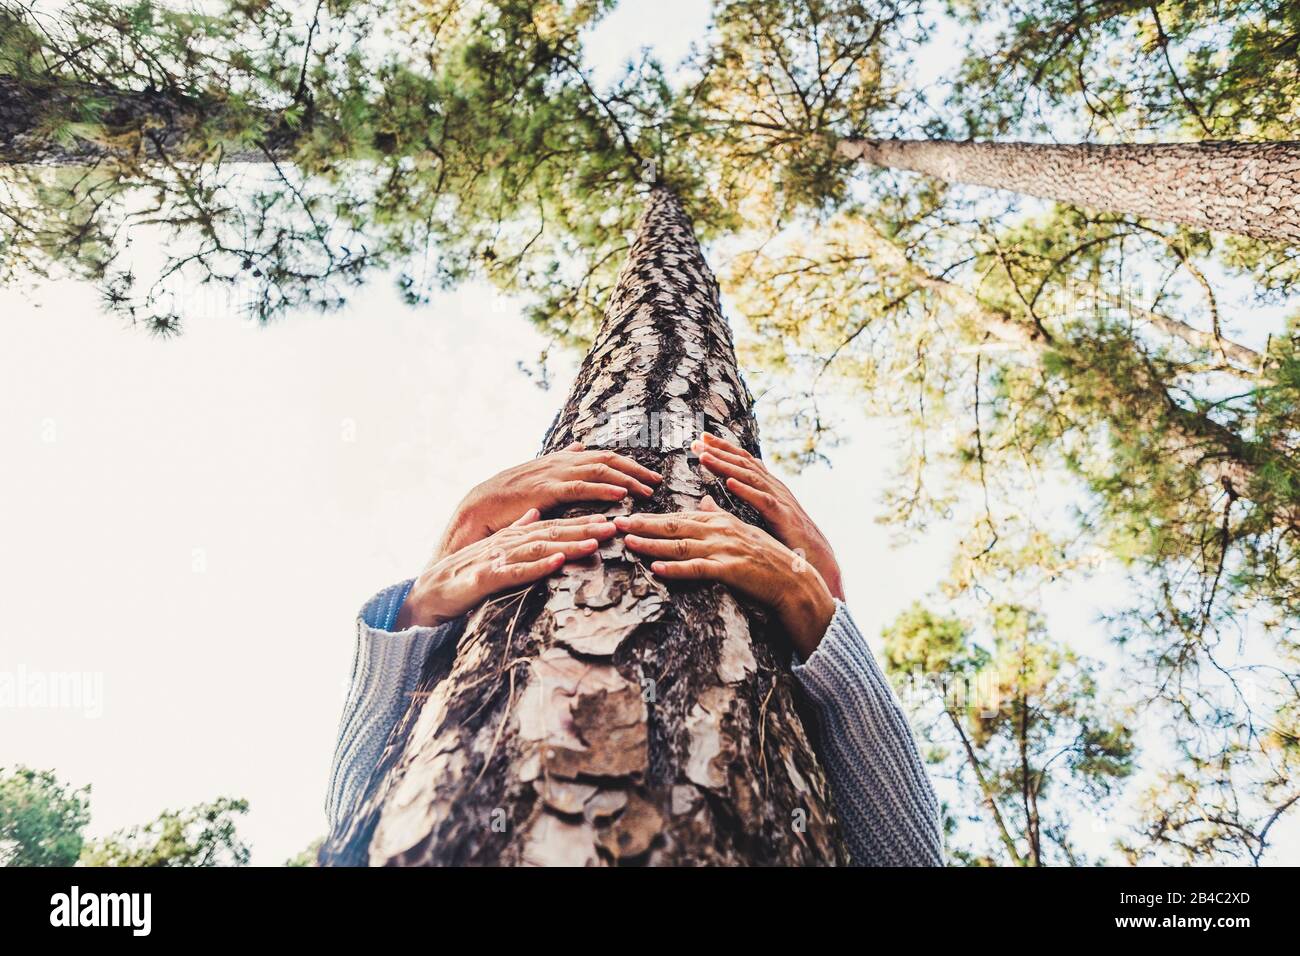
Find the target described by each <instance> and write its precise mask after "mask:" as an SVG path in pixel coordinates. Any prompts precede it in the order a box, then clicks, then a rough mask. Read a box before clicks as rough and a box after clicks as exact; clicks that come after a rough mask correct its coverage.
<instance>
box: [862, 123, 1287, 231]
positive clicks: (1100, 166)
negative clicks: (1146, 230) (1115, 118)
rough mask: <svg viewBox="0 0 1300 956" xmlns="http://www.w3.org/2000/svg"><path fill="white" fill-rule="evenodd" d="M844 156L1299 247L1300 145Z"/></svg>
mask: <svg viewBox="0 0 1300 956" xmlns="http://www.w3.org/2000/svg"><path fill="white" fill-rule="evenodd" d="M838 150H839V152H840V153H841V155H844V156H846V157H848V158H850V159H860V160H862V161H863V162H865V163H870V164H872V165H874V166H888V167H893V168H895V169H910V170H912V171H913V172H918V173H924V174H926V175H927V176H934V177H936V178H938V179H943V180H946V181H947V182H951V183H970V184H972V185H975V186H988V187H991V188H993V189H1007V190H1012V191H1014V192H1021V193H1026V194H1028V195H1030V196H1039V197H1041V198H1044V199H1055V200H1058V201H1060V202H1067V203H1072V204H1074V205H1076V206H1084V207H1087V208H1090V209H1097V210H1103V211H1106V212H1122V213H1128V214H1130V215H1134V216H1145V217H1147V218H1150V219H1159V220H1163V221H1166V222H1177V223H1185V224H1187V225H1190V226H1196V227H1198V228H1201V229H1210V230H1214V231H1217V232H1228V233H1236V234H1238V235H1243V236H1252V237H1254V238H1256V239H1270V240H1274V241H1277V242H1288V243H1298V242H1300V142H1288V143H1229V142H1203V143H1157V144H1151V145H1131V144H1123V145H1113V146H1094V145H1088V144H1079V145H1068V146H1057V145H1050V144H1037V143H971V142H965V143H954V142H949V141H946V140H898V139H885V140H877V139H849V140H843V141H841V142H840V144H839V146H838Z"/></svg>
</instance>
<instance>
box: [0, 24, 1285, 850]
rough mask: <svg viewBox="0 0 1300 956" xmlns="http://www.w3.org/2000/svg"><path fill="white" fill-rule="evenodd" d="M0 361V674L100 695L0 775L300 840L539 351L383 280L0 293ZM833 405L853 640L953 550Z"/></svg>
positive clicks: (609, 60)
mask: <svg viewBox="0 0 1300 956" xmlns="http://www.w3.org/2000/svg"><path fill="white" fill-rule="evenodd" d="M703 11H704V4H701V3H697V2H688V0H673V2H668V3H656V4H647V3H632V4H625V5H624V6H623V7H621V8H620V11H619V12H617V13H616V14H615V15H614V16H613V17H611V18H610V19H609V20H608V21H607V22H606V23H605V24H603V25H602V26H601V27H600V28H599V30H598V31H597V33H596V35H595V36H594V38H593V42H592V45H593V48H594V49H595V50H596V51H598V52H597V54H596V55H595V56H594V57H593V62H594V65H595V67H596V69H597V71H598V73H600V74H601V75H602V76H609V75H611V73H612V72H613V71H616V70H617V69H619V66H620V64H621V63H622V62H623V61H624V60H625V59H626V58H627V57H628V56H631V55H633V54H634V53H635V51H636V50H637V49H638V48H639V47H640V46H642V45H646V44H650V45H653V46H654V47H655V48H656V50H657V51H658V52H659V53H660V55H661V56H662V57H663V59H664V60H666V61H668V62H673V61H675V60H677V59H678V58H679V57H680V56H681V55H684V54H685V52H686V50H687V47H688V44H689V41H690V40H691V39H692V38H694V37H696V36H698V34H699V33H700V31H701V30H702V29H703V28H704V25H705V23H706V19H707V18H706V16H705V15H704V13H703ZM197 305H199V304H198V303H196V306H197ZM201 305H202V308H197V307H196V308H195V309H194V310H193V311H195V312H204V311H212V310H211V303H210V302H205V303H202V304H201ZM186 311H189V310H183V312H186ZM218 311H219V310H218ZM735 320H737V317H736V316H734V315H733V321H735ZM0 342H3V345H2V346H0V382H2V383H3V401H0V447H3V449H4V459H3V461H4V467H3V468H0V502H3V507H0V582H3V585H0V586H2V587H3V592H2V593H0V599H2V602H3V607H4V609H5V621H4V624H3V626H0V673H5V672H7V673H16V672H18V671H20V670H23V669H25V670H26V672H28V673H32V672H78V673H90V674H92V675H98V677H99V678H100V679H102V682H103V683H102V688H103V699H102V714H99V715H91V716H87V715H86V714H85V713H84V712H83V711H82V710H78V709H71V708H65V709H40V708H31V707H27V708H0V766H5V765H13V764H15V763H24V764H28V765H30V766H34V767H39V768H53V769H55V770H56V771H57V772H58V774H59V776H60V777H61V778H63V779H65V780H67V781H69V782H71V783H73V784H75V785H81V784H84V783H90V784H92V785H93V793H92V799H91V806H92V812H93V819H92V823H91V827H90V833H91V834H92V835H102V834H104V833H107V832H110V831H112V830H114V829H116V828H119V827H122V826H127V825H130V824H135V823H143V822H145V821H147V820H149V819H152V818H153V817H154V816H156V815H157V814H158V813H159V812H160V811H162V810H163V809H166V808H179V807H182V806H188V805H192V804H195V803H198V802H202V801H206V800H211V799H213V798H215V797H216V796H218V795H230V796H241V797H246V798H248V799H249V800H250V802H251V804H252V810H251V812H250V814H249V815H248V816H247V817H246V818H245V819H244V821H243V822H242V823H241V826H240V830H241V833H242V834H243V836H244V837H245V838H246V839H248V840H249V842H251V844H252V846H253V851H254V855H253V862H254V863H260V864H276V863H279V862H281V861H283V860H284V859H285V858H287V857H288V856H290V855H292V854H294V853H296V852H297V851H299V850H300V849H302V848H303V847H305V846H306V845H307V844H308V843H310V842H311V841H312V840H313V839H314V838H316V837H318V836H319V835H321V833H322V832H323V830H324V818H323V811H322V809H321V807H322V802H323V794H324V786H325V778H326V772H327V770H328V766H329V761H330V757H331V754H332V748H333V743H334V735H335V730H336V726H337V721H338V717H339V711H340V707H341V705H342V702H343V692H344V682H345V679H346V677H347V673H348V667H349V664H350V662H351V655H352V647H353V641H354V623H353V622H354V618H355V615H356V612H357V610H358V609H359V607H360V606H361V604H362V603H363V602H364V600H365V599H366V598H367V597H368V596H369V595H370V594H372V593H373V592H374V591H376V590H378V589H379V588H380V587H383V586H385V585H387V584H390V583H392V582H393V581H396V580H399V579H402V578H405V577H409V576H411V575H413V574H415V573H416V572H418V570H419V569H420V568H421V567H422V566H423V564H424V563H425V561H426V559H427V556H428V553H429V551H430V549H431V548H432V546H433V543H434V541H435V539H436V537H437V535H438V533H439V531H440V530H441V528H442V524H443V522H444V521H445V519H446V518H447V516H448V515H449V513H450V511H451V509H452V507H453V506H454V505H455V503H456V501H457V500H458V499H459V498H460V496H461V495H462V494H463V493H464V492H465V491H466V490H468V488H469V487H470V486H472V485H473V484H474V483H476V482H478V481H480V480H482V479H483V478H485V477H487V476H489V475H491V474H493V473H495V472H496V471H499V470H501V469H502V468H505V467H507V466H509V465H512V464H515V463H517V462H519V461H521V460H524V459H526V458H529V457H531V456H532V455H533V454H534V453H535V451H536V449H537V447H538V445H539V443H540V441H541V438H542V435H543V433H544V431H545V429H546V427H547V426H548V425H549V424H550V422H551V419H552V418H553V416H554V414H555V410H556V408H557V407H558V405H559V403H560V402H561V401H562V399H563V396H564V394H565V393H566V391H567V389H568V386H569V381H570V377H571V365H568V363H563V362H562V363H560V364H561V365H565V366H566V367H563V368H558V369H557V368H553V372H555V373H556V374H555V381H554V386H553V388H552V390H551V391H550V392H542V391H539V390H538V389H537V388H536V387H535V386H534V385H533V384H532V383H531V382H530V381H529V380H528V379H527V378H526V377H525V376H524V375H522V374H521V373H520V372H519V371H518V370H517V368H516V363H517V362H518V361H520V360H522V361H524V362H526V363H531V362H532V361H533V360H534V359H535V358H536V356H537V354H538V353H539V351H540V350H541V348H542V347H543V345H544V343H543V342H542V341H541V339H540V338H539V337H538V336H537V334H536V333H535V332H534V331H533V329H532V328H531V327H530V326H529V325H528V324H527V323H526V322H525V321H524V320H523V319H522V318H521V316H520V314H519V310H518V308H517V306H516V304H514V303H511V302H509V301H506V300H502V299H500V298H499V297H497V296H495V295H494V294H492V293H491V292H489V291H487V290H485V289H482V288H476V287H469V288H466V289H463V290H461V291H460V292H458V293H456V294H449V295H441V296H438V297H436V298H435V300H434V301H433V303H432V304H431V305H429V306H426V307H422V308H419V309H411V308H408V307H406V306H404V305H403V304H402V303H401V302H400V301H399V299H398V297H397V295H396V294H395V293H394V291H393V287H392V284H391V283H390V282H388V281H385V280H384V279H383V278H382V277H381V278H377V279H376V280H375V281H374V282H372V284H371V285H369V286H368V287H366V288H365V289H364V290H362V292H361V293H360V294H358V295H357V296H356V297H355V298H354V300H353V301H352V302H351V304H350V305H349V307H348V308H347V309H346V310H345V311H344V312H343V313H341V314H338V315H333V316H327V317H320V316H317V315H314V314H307V315H290V316H288V317H286V318H285V319H283V320H281V321H279V322H278V323H277V324H275V325H273V326H271V327H269V328H259V327H256V326H254V325H250V324H248V323H247V322H244V321H241V320H240V319H238V318H237V317H235V316H233V315H227V316H221V315H218V316H216V317H212V318H205V319H202V320H198V321H194V322H191V323H190V324H189V325H188V326H187V328H186V331H185V333H184V334H183V335H182V336H181V337H180V338H178V339H175V340H171V341H161V340H156V339H150V338H148V337H146V336H144V335H143V334H141V333H138V332H134V331H131V330H127V329H124V328H122V327H121V326H120V325H119V324H118V322H117V321H116V320H114V319H112V318H110V317H107V316H105V315H104V314H103V313H102V312H101V310H100V308H99V305H98V301H97V298H96V296H95V294H94V293H93V291H92V290H90V289H89V288H87V287H85V286H82V285H79V284H76V283H68V282H62V283H48V284H45V285H42V286H40V287H38V288H36V289H35V290H32V292H31V294H29V295H25V296H24V295H20V294H18V293H17V292H14V291H3V290H0ZM843 414H844V417H845V425H846V436H847V438H848V439H849V440H848V442H847V444H846V445H845V446H844V447H842V448H840V449H838V450H836V452H835V454H834V467H833V468H826V467H819V468H814V469H811V470H810V471H808V472H806V473H804V474H802V475H799V476H788V480H789V483H790V485H791V487H792V488H793V489H794V491H795V493H796V494H797V495H798V496H799V498H800V500H801V501H802V502H803V503H804V504H805V506H806V507H807V508H808V510H809V511H810V513H811V514H812V516H813V518H814V519H815V520H817V521H818V523H819V524H821V525H822V527H823V528H825V529H826V530H827V533H828V534H829V536H830V538H831V540H832V543H833V544H834V546H835V548H836V551H837V553H838V555H839V557H840V560H841V563H842V565H843V568H844V572H845V581H846V588H847V590H848V593H849V597H850V601H851V603H852V605H853V608H854V613H855V616H856V617H857V619H858V621H859V623H860V625H861V626H862V629H863V631H864V632H865V633H866V634H868V635H869V636H872V638H873V640H876V638H877V636H878V635H879V633H880V629H881V628H882V627H883V626H884V625H885V624H887V623H889V622H890V621H892V620H893V618H894V617H895V616H896V615H897V614H898V612H899V611H901V610H902V609H903V608H905V607H906V606H907V605H908V604H910V603H911V602H912V601H913V600H916V599H920V598H922V597H924V596H925V595H926V594H927V592H929V591H930V589H931V588H932V587H933V586H934V584H935V583H936V582H937V581H938V580H940V579H941V578H942V577H943V576H944V574H945V573H946V570H947V565H948V557H949V554H950V548H951V546H952V537H951V534H950V533H949V532H944V531H937V532H935V533H934V534H932V535H930V536H928V537H926V538H925V539H923V540H919V541H916V542H913V543H911V544H910V545H908V546H907V547H906V548H903V549H901V550H900V549H891V547H890V543H889V535H890V533H891V532H889V531H888V530H886V529H884V528H882V527H881V526H879V525H877V524H876V523H875V522H874V520H873V519H874V517H875V516H876V514H877V512H878V508H879V498H880V495H881V492H882V490H883V489H884V487H885V482H886V476H887V473H888V471H889V467H890V461H891V451H890V448H889V447H888V433H887V431H886V428H885V427H884V425H882V424H881V423H879V422H871V421H868V420H866V419H865V418H864V417H863V416H862V415H861V414H860V413H857V412H855V411H854V410H853V409H851V408H846V409H844V410H843ZM1112 585H1113V579H1112V580H1110V581H1109V582H1108V580H1107V579H1105V578H1102V579H1095V580H1094V582H1093V583H1092V584H1089V585H1083V586H1079V587H1076V588H1074V589H1073V590H1071V591H1069V592H1060V593H1058V594H1056V595H1054V596H1053V600H1052V601H1051V610H1050V617H1049V620H1050V622H1051V624H1052V627H1053V631H1054V634H1055V635H1056V636H1057V637H1058V638H1061V639H1063V640H1066V641H1067V642H1069V643H1071V644H1072V645H1073V646H1075V647H1077V648H1079V649H1080V650H1083V651H1084V652H1086V653H1089V654H1093V655H1095V656H1101V657H1103V658H1110V659H1113V657H1114V655H1113V653H1112V651H1111V649H1110V648H1109V647H1108V646H1107V645H1105V643H1104V642H1103V640H1102V638H1101V634H1100V630H1099V629H1098V628H1097V627H1096V626H1094V624H1093V623H1092V621H1093V618H1094V617H1095V613H1096V609H1097V608H1098V607H1099V606H1100V604H1101V603H1102V600H1101V599H1102V595H1103V594H1104V593H1105V591H1106V588H1107V587H1108V586H1112ZM1112 593H1113V592H1112ZM877 644H878V640H877ZM1079 826H1080V829H1081V830H1082V831H1084V832H1083V833H1082V834H1081V836H1082V839H1083V840H1084V842H1085V844H1093V845H1100V844H1104V843H1107V842H1109V840H1110V838H1112V837H1113V836H1115V835H1116V834H1117V833H1118V830H1117V829H1116V828H1115V827H1114V826H1113V824H1111V825H1104V824H1102V823H1101V822H1100V821H1093V820H1081V821H1080V824H1079ZM1288 846H1289V847H1290V848H1292V849H1293V848H1294V846H1295V841H1293V840H1288ZM1283 855H1288V854H1279V856H1283ZM1289 855H1290V856H1291V857H1292V859H1294V858H1295V854H1294V853H1289Z"/></svg>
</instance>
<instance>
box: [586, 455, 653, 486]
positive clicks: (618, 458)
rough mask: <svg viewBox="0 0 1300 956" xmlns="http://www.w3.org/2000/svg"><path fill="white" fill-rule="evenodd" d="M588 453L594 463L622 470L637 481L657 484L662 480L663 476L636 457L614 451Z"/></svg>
mask: <svg viewBox="0 0 1300 956" xmlns="http://www.w3.org/2000/svg"><path fill="white" fill-rule="evenodd" d="M590 454H591V455H592V456H593V457H594V461H595V463H596V464H600V465H607V466H609V467H610V468H613V469H614V470H616V471H621V472H623V474H625V475H631V476H632V477H633V478H635V479H637V480H638V481H643V482H646V483H647V484H651V485H657V484H659V482H661V481H663V480H664V476H663V475H661V474H659V472H657V471H652V470H651V469H649V468H647V467H646V466H645V465H643V464H641V463H640V462H639V461H637V460H636V459H634V458H629V457H627V455H620V454H619V453H618V452H616V451H593V452H590Z"/></svg>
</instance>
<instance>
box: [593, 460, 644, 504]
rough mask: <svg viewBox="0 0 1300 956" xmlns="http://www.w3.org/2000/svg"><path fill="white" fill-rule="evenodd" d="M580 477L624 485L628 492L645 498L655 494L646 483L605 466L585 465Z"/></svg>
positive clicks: (608, 483)
mask: <svg viewBox="0 0 1300 956" xmlns="http://www.w3.org/2000/svg"><path fill="white" fill-rule="evenodd" d="M578 475H579V477H581V478H585V479H586V480H587V481H596V482H601V483H603V484H607V485H622V486H623V487H624V488H626V489H627V490H628V491H631V492H633V493H634V494H638V495H641V496H642V497H643V498H649V497H650V496H651V495H653V494H654V493H655V492H654V489H653V488H651V487H650V486H649V485H647V484H645V483H644V482H641V481H638V480H637V479H636V478H633V477H632V476H631V475H629V474H626V473H625V472H622V471H619V470H618V469H616V468H612V467H610V466H609V465H605V464H594V465H583V466H582V467H581V468H579V469H578Z"/></svg>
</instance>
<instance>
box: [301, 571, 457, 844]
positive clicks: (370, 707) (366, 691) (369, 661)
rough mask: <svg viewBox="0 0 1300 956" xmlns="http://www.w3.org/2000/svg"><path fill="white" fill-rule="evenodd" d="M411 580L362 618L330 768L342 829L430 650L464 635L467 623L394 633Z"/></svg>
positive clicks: (334, 825) (379, 597)
mask: <svg viewBox="0 0 1300 956" xmlns="http://www.w3.org/2000/svg"><path fill="white" fill-rule="evenodd" d="M413 583H414V581H413V580H411V581H403V582H401V583H400V584H394V585H393V586H392V587H390V588H385V589H384V590H382V591H380V592H379V593H378V594H376V595H375V596H374V597H373V598H371V599H370V600H369V601H368V602H366V606H365V607H363V608H362V609H361V616H360V618H359V619H358V620H357V647H356V651H355V653H354V654H353V657H352V677H351V680H350V681H349V682H348V684H349V686H348V696H347V701H346V703H345V704H344V705H343V718H342V720H341V721H340V722H339V736H338V743H337V744H335V747H334V762H333V765H332V766H331V767H330V783H329V792H328V793H327V794H326V795H325V816H326V818H327V819H328V820H329V825H330V832H331V835H334V834H336V833H337V831H338V830H339V829H340V827H341V826H342V825H343V823H344V822H345V821H347V820H348V819H349V818H350V817H351V815H352V813H353V812H354V811H355V810H356V809H357V805H358V804H359V803H360V802H361V800H362V798H363V797H364V796H365V789H366V784H367V783H368V782H369V780H370V773H371V771H372V770H374V767H375V764H376V763H378V762H379V757H380V755H381V754H382V753H383V750H384V745H385V744H386V743H387V742H388V735H389V734H390V733H391V732H392V729H393V727H394V726H395V725H396V724H397V722H398V721H399V720H401V718H402V714H403V713H405V712H406V707H407V704H408V703H409V702H410V698H411V693H412V692H413V691H414V690H415V685H416V684H417V683H418V682H419V680H420V671H421V669H422V668H423V667H424V662H425V660H426V659H427V658H428V656H429V654H431V653H432V652H433V651H435V650H436V649H438V648H439V647H441V646H442V645H443V644H444V643H445V642H446V641H448V640H454V639H456V638H457V637H459V634H460V630H461V627H462V626H463V622H462V621H450V622H448V623H446V624H443V625H442V626H441V627H412V628H407V629H406V630H404V631H393V627H394V625H395V624H396V622H397V613H398V611H400V610H401V608H402V602H403V601H405V600H406V595H407V592H409V591H410V590H411V585H412V584H413Z"/></svg>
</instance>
